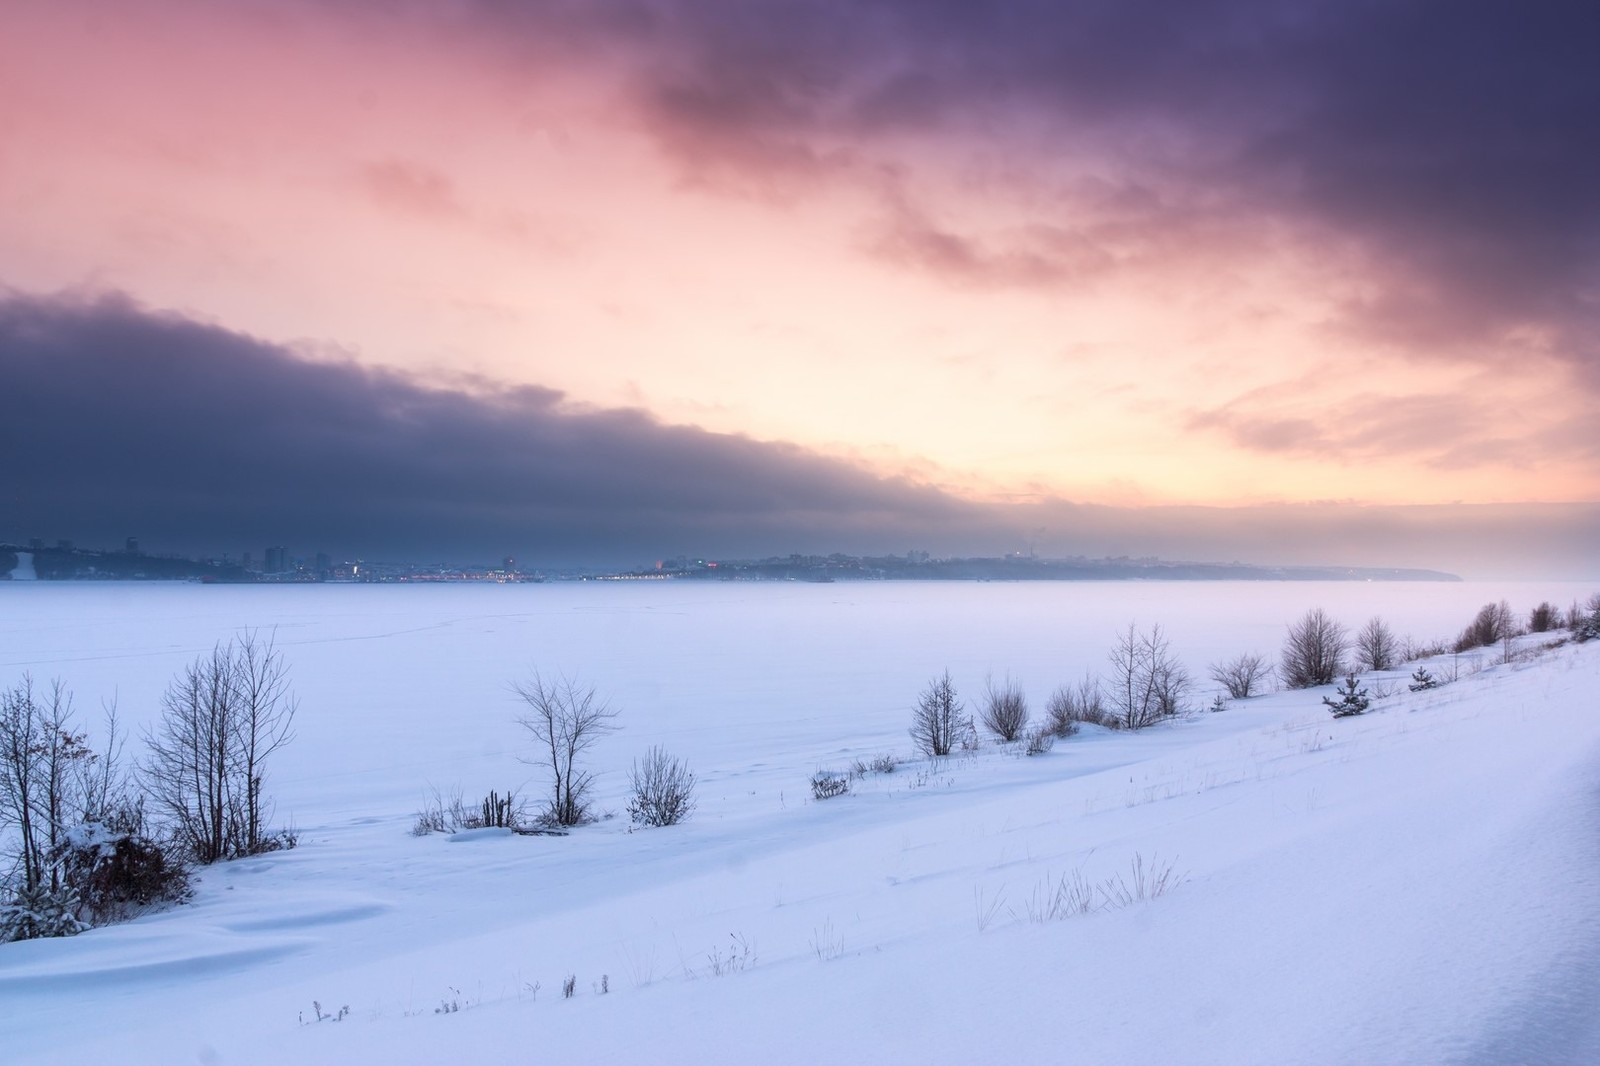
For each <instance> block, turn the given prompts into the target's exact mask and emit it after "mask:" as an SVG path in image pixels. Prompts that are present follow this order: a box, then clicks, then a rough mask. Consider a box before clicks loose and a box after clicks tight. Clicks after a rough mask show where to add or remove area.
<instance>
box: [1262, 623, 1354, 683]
mask: <svg viewBox="0 0 1600 1066" xmlns="http://www.w3.org/2000/svg"><path fill="white" fill-rule="evenodd" d="M1348 648H1349V642H1348V640H1347V638H1346V635H1345V628H1344V626H1342V625H1340V624H1339V623H1338V622H1335V621H1334V620H1333V619H1332V618H1330V617H1328V614H1327V612H1326V611H1324V610H1323V609H1322V608H1321V607H1313V608H1312V609H1311V610H1309V611H1307V612H1306V613H1305V617H1304V618H1301V619H1300V621H1298V622H1296V623H1294V624H1293V625H1291V626H1290V627H1289V636H1288V639H1287V640H1285V641H1284V644H1283V656H1282V662H1281V665H1280V666H1279V675H1280V676H1281V677H1282V678H1283V683H1284V684H1285V685H1288V686H1289V687H1290V688H1310V687H1311V686H1313V685H1326V684H1329V683H1331V682H1332V681H1333V679H1334V678H1335V677H1338V676H1339V674H1341V673H1342V672H1343V671H1344V655H1345V652H1346V651H1347V650H1348Z"/></svg>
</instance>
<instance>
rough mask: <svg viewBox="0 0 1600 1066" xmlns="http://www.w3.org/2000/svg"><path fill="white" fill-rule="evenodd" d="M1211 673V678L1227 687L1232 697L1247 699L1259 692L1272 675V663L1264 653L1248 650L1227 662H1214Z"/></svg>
mask: <svg viewBox="0 0 1600 1066" xmlns="http://www.w3.org/2000/svg"><path fill="white" fill-rule="evenodd" d="M1210 674H1211V680H1213V681H1215V682H1216V683H1217V684H1219V685H1221V686H1222V687H1223V688H1225V689H1227V690H1228V695H1229V696H1230V697H1232V698H1233V699H1236V700H1246V699H1249V698H1250V697H1251V696H1254V695H1256V694H1258V693H1259V692H1260V691H1261V688H1262V686H1264V685H1265V684H1266V681H1267V678H1269V677H1271V676H1272V664H1271V663H1270V662H1268V661H1267V658H1266V657H1265V656H1263V655H1258V654H1257V653H1255V652H1246V653H1245V654H1243V655H1236V656H1234V657H1233V658H1232V659H1229V660H1228V661H1226V662H1215V663H1212V664H1211V668H1210Z"/></svg>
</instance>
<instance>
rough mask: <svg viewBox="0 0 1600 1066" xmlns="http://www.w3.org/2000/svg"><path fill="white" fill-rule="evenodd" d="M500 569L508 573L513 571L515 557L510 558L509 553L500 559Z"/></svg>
mask: <svg viewBox="0 0 1600 1066" xmlns="http://www.w3.org/2000/svg"><path fill="white" fill-rule="evenodd" d="M500 569H502V570H504V571H505V572H506V573H508V574H510V573H514V572H515V571H516V569H517V561H516V559H514V558H512V557H511V556H509V555H508V556H506V557H505V558H504V559H501V560H500Z"/></svg>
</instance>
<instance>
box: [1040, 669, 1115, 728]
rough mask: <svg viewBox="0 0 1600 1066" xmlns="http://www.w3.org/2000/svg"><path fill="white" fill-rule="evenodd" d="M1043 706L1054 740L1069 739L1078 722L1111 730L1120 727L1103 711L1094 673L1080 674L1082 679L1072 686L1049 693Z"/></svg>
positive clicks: (1062, 687)
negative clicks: (1055, 737)
mask: <svg viewBox="0 0 1600 1066" xmlns="http://www.w3.org/2000/svg"><path fill="white" fill-rule="evenodd" d="M1044 706H1045V714H1046V716H1047V718H1048V721H1049V728H1050V731H1051V732H1052V733H1054V734H1055V735H1056V736H1058V737H1070V736H1072V734H1074V733H1076V732H1077V731H1078V725H1079V723H1082V722H1088V723H1090V724H1091V725H1099V726H1105V727H1107V728H1108V729H1115V728H1117V727H1118V725H1119V724H1120V723H1119V722H1118V721H1117V719H1116V718H1115V717H1114V716H1113V715H1112V714H1111V712H1110V711H1108V710H1106V704H1105V696H1104V695H1103V694H1102V693H1101V691H1100V678H1098V677H1096V676H1095V675H1094V674H1084V675H1083V680H1081V681H1079V682H1078V683H1077V684H1076V685H1062V686H1061V687H1060V688H1058V689H1056V690H1055V691H1054V692H1052V693H1051V694H1050V699H1049V700H1047V701H1046V702H1045V705H1044Z"/></svg>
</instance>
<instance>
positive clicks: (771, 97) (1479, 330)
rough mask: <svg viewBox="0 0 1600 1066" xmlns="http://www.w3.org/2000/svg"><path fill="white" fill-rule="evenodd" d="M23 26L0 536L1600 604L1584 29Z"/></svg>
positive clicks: (446, 16)
mask: <svg viewBox="0 0 1600 1066" xmlns="http://www.w3.org/2000/svg"><path fill="white" fill-rule="evenodd" d="M3 7H4V11H5V19H6V24H7V32H6V33H5V34H4V35H3V36H0V203H3V204H4V205H5V210H3V211H0V249H3V250H4V254H3V255H0V374H3V375H4V377H3V378H0V382H3V381H9V382H10V383H11V387H9V388H4V389H0V416H3V418H0V443H3V444H4V445H5V448H4V453H3V454H0V540H5V539H12V540H20V539H24V538H27V537H32V536H43V537H46V538H50V539H54V538H57V537H72V538H75V539H76V540H78V541H79V542H81V543H86V544H87V543H93V542H95V541H96V540H100V541H103V542H105V543H106V544H107V546H110V545H113V544H120V543H121V541H122V538H123V537H125V536H130V535H133V536H139V537H140V538H141V540H142V542H143V543H145V544H146V545H147V546H149V547H150V548H151V549H152V550H154V549H157V548H161V549H165V550H178V551H232V552H239V551H245V550H253V551H255V552H257V553H259V552H260V551H261V550H262V549H263V548H264V547H265V546H266V545H268V544H279V543H282V544H285V545H288V546H290V548H291V550H297V551H302V552H312V551H328V552H330V553H332V554H335V555H347V556H352V557H353V556H365V557H368V558H373V557H380V558H381V557H391V558H393V557H411V558H417V557H455V558H465V557H475V558H484V559H498V558H499V557H500V556H502V555H505V554H514V555H517V556H518V557H520V558H526V559H530V560H537V561H541V562H545V563H548V564H552V565H554V564H564V563H596V564H602V563H603V564H613V563H615V564H621V563H632V562H641V561H647V560H650V559H654V558H659V557H661V556H670V555H677V554H689V555H717V554H720V555H757V556H760V555H769V554H788V553H789V552H792V551H802V552H811V551H823V552H827V551H835V550H839V551H851V552H879V551H895V552H904V551H907V550H913V549H917V550H931V551H936V552H941V553H961V554H1001V553H1003V552H1010V551H1035V552H1038V553H1040V554H1048V555H1071V554H1089V555H1102V554H1109V555H1121V554H1132V555H1142V554H1161V555H1164V556H1167V557H1171V558H1184V559H1208V560H1210V559H1215V560H1222V561H1227V560H1231V559H1236V558H1237V559H1243V560H1246V561H1260V562H1274V563H1281V562H1306V563H1349V564H1352V565H1358V564H1369V565H1406V566H1435V567H1440V568H1446V569H1457V570H1461V569H1465V570H1467V571H1469V572H1472V573H1489V572H1494V573H1512V572H1527V573H1541V574H1551V575H1559V574H1565V573H1570V574H1573V575H1574V576H1590V575H1595V574H1600V563H1597V562H1596V554H1597V553H1596V552H1595V550H1594V548H1593V545H1594V544H1596V543H1600V433H1597V432H1596V430H1595V414H1596V411H1597V408H1600V402H1597V401H1600V351H1597V347H1600V340H1597V338H1600V138H1597V137H1596V136H1594V131H1595V129H1596V128H1597V126H1600V75H1596V74H1595V73H1594V72H1593V68H1594V64H1593V63H1592V61H1591V60H1592V55H1591V52H1592V42H1593V41H1594V40H1596V39H1600V9H1597V8H1596V7H1595V6H1594V5H1593V4H1586V3H1537V2H1535V3H1528V4H1521V5H1517V6H1516V7H1515V8H1514V9H1513V8H1510V7H1508V6H1506V5H1503V4H1488V3H1475V2H1470V0H1468V2H1456V0H1450V2H1445V0H1437V2H1409V3H1407V2H1382V3H1366V2H1359V0H1339V2H1327V3H1283V2H1241V0H1187V2H1182V3H1175V2H1168V3H1161V2H1154V0H1116V2H1084V3H1070V4H1063V3H1029V2H1018V3H1011V4H1005V5H974V4H968V3H956V2H949V3H945V2H939V0H876V2H875V0H849V2H824V0H817V2H809V3H789V2H770V0H700V2H692V3H691V2H686V0H685V2H675V0H628V2H624V0H583V2H578V0H572V2H549V3H505V2H498V3H497V2H487V0H485V2H470V0H456V2H452V3H421V2H418V3H412V4H407V3H360V2H343V3H333V2H314V0H287V2H285V0H278V2H272V3H266V2H254V0H233V2H225V3H215V2H209V3H199V2H188V0H151V2H148V3H141V4H138V5H130V4H122V3H110V2H105V3H97V2H92V0H91V2H81V3H80V2H70V0H67V2H52V3H44V2H33V0H4V2H3Z"/></svg>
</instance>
